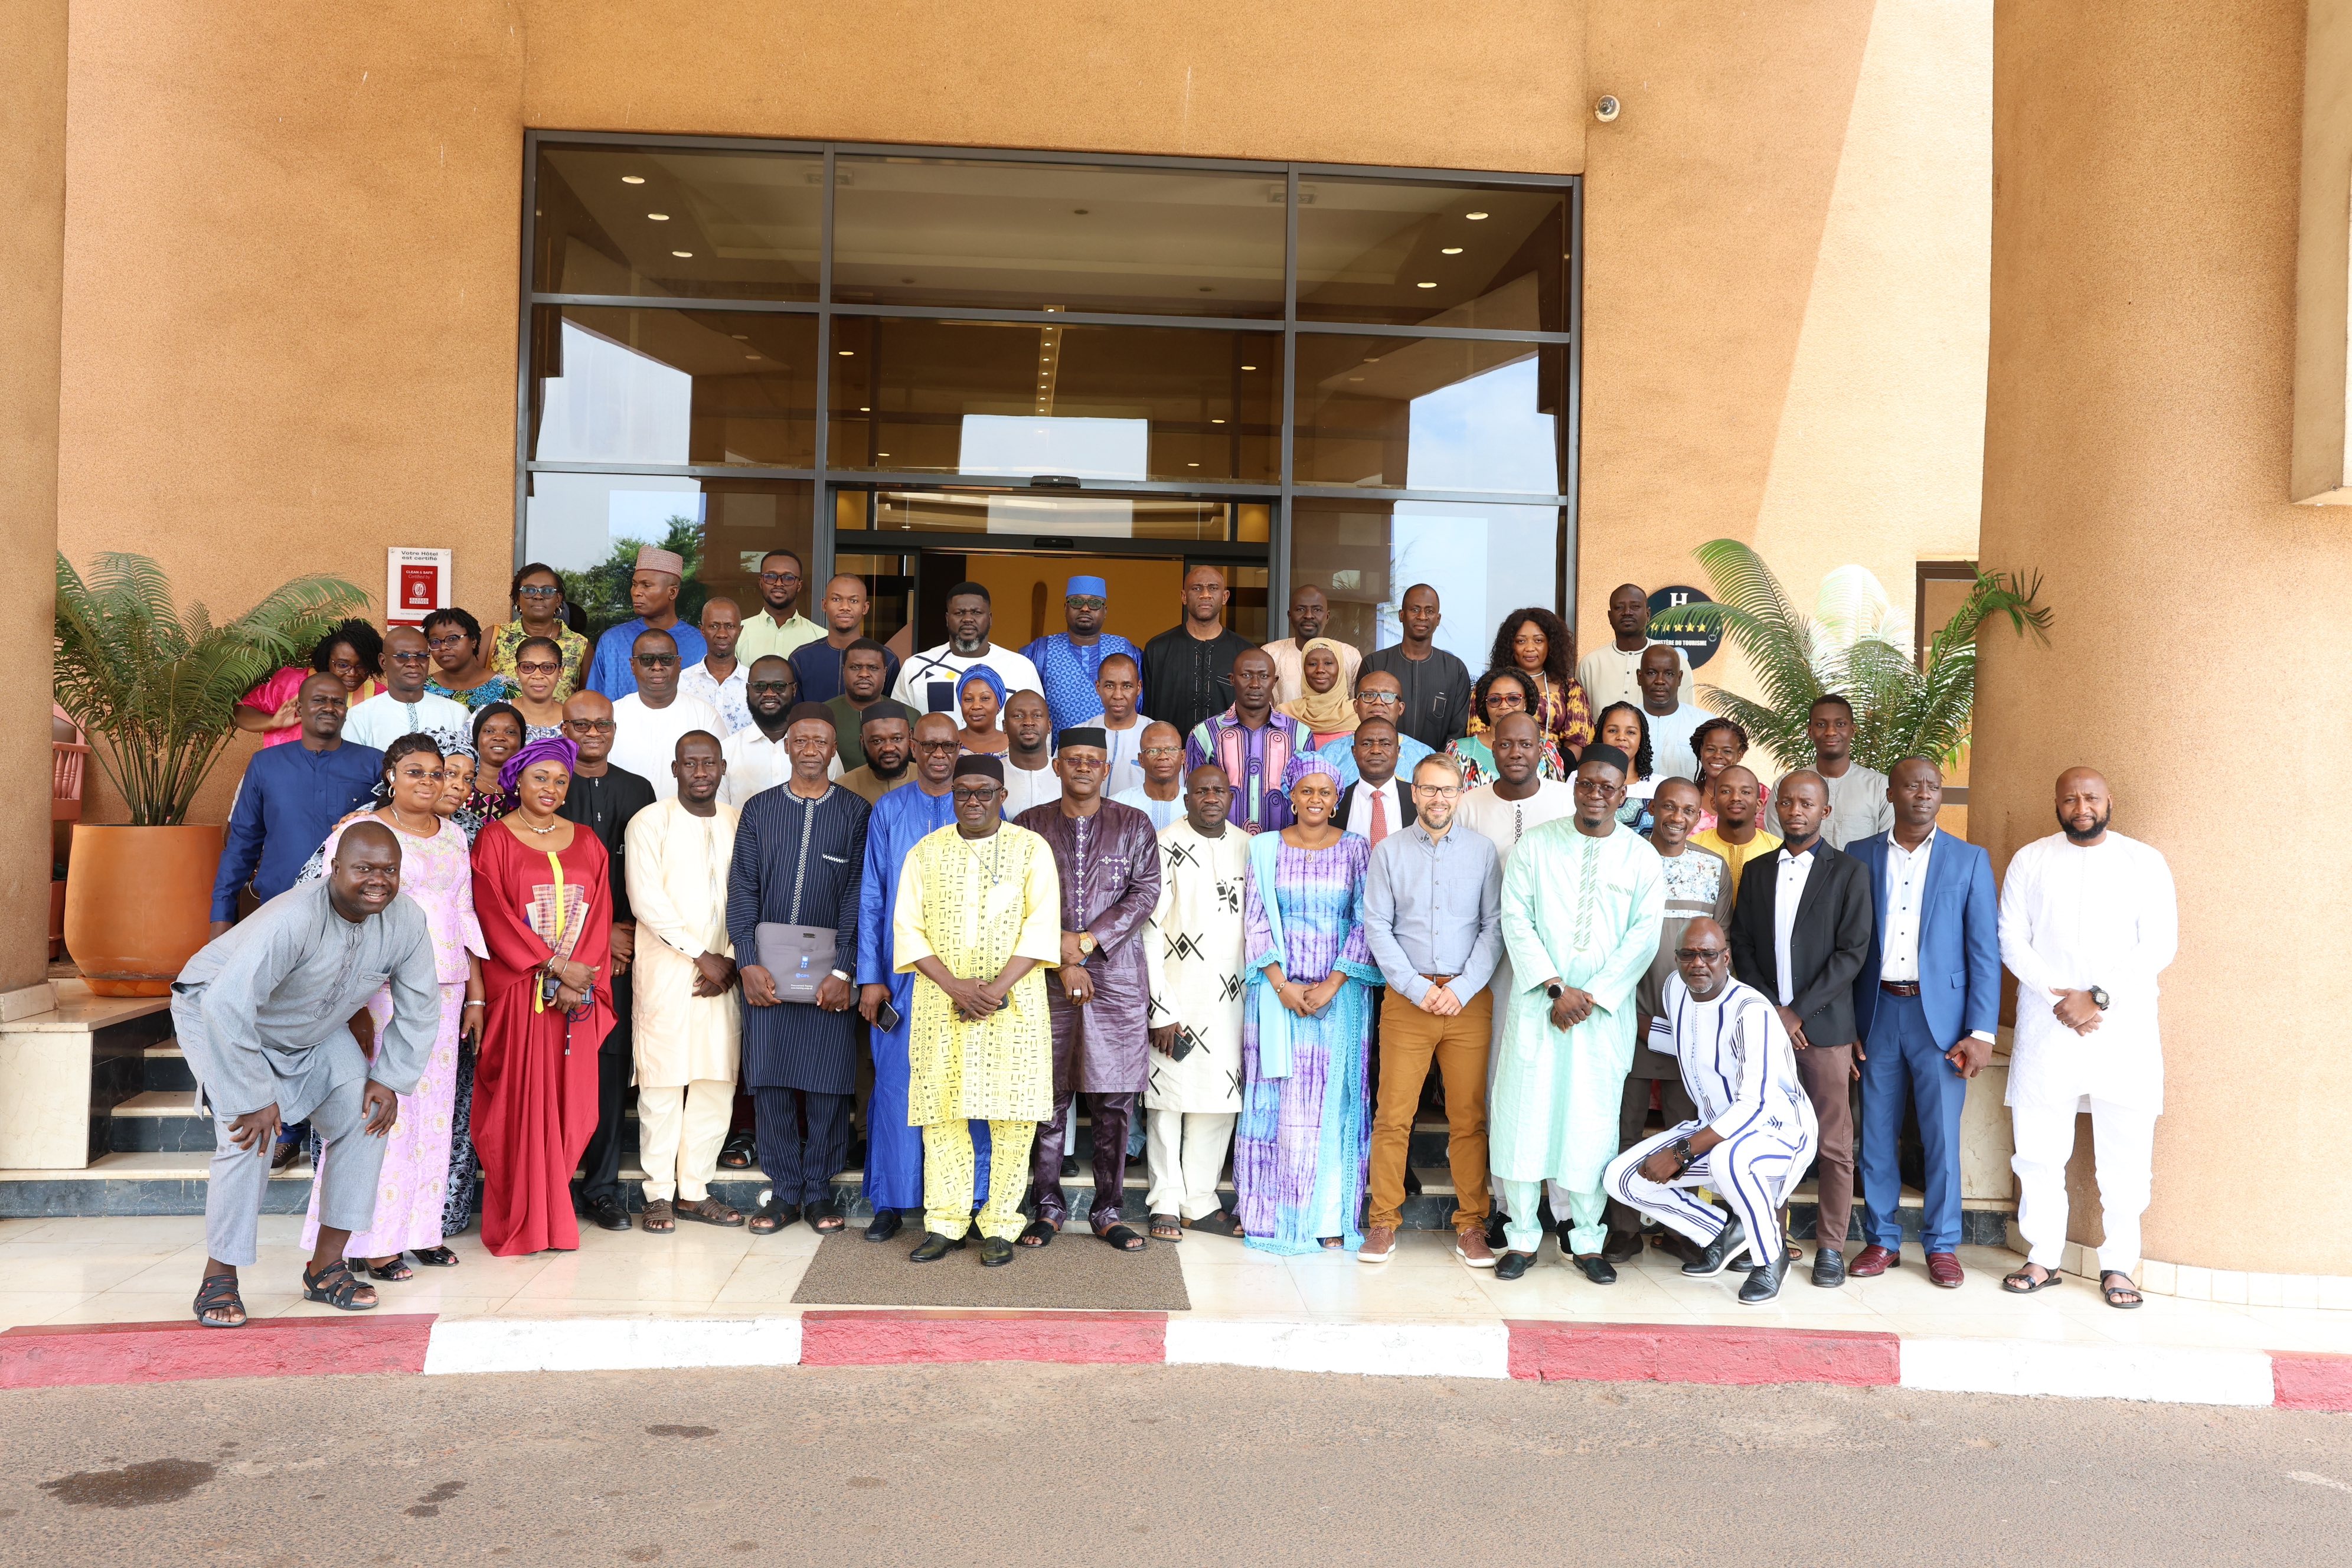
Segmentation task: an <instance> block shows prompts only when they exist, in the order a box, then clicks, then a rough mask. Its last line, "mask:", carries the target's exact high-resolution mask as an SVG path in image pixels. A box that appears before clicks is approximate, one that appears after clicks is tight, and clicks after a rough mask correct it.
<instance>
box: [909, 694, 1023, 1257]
mask: <svg viewBox="0 0 2352 1568" xmlns="http://www.w3.org/2000/svg"><path fill="white" fill-rule="evenodd" d="M938 723H939V719H938V718H937V717H936V716H934V715H929V714H927V715H925V716H924V719H923V721H922V724H923V726H936V725H937V724H938ZM919 738H920V737H919ZM902 793H904V792H902ZM951 794H952V796H953V800H954V811H955V821H954V823H953V824H952V825H951V826H946V827H942V828H940V829H939V830H938V831H937V832H935V833H932V834H930V835H929V836H927V837H924V838H923V839H921V840H920V841H919V842H918V843H917V844H916V846H915V847H914V849H913V851H912V852H911V853H910V854H908V857H907V865H906V871H905V874H904V876H903V878H902V879H901V880H900V881H899V883H898V900H897V903H896V906H895V907H894V909H893V910H892V918H891V928H892V939H891V946H892V952H893V956H894V958H895V959H896V963H895V967H896V969H897V970H898V973H909V972H911V973H913V974H915V975H916V976H917V979H916V981H915V985H914V994H913V1001H914V1018H913V1020H912V1023H911V1026H910V1027H909V1029H908V1042H907V1054H908V1066H909V1068H910V1072H909V1079H910V1081H909V1083H908V1096H907V1120H908V1122H909V1123H910V1124H912V1125H914V1126H918V1127H920V1128H921V1129H922V1130H923V1209H924V1214H923V1228H924V1230H925V1232H926V1233H927V1234H926V1235H925V1236H924V1237H923V1240H922V1243H921V1245H919V1247H916V1248H915V1250H914V1251H913V1252H912V1253H911V1254H909V1255H908V1256H909V1257H910V1258H912V1260H913V1261H915V1262H917V1263H934V1262H937V1261H938V1260H939V1259H940V1258H944V1257H946V1256H947V1255H948V1254H949V1253H950V1252H951V1251H954V1250H956V1249H958V1248H960V1247H962V1246H963V1244H964V1237H965V1236H966V1234H967V1233H968V1232H969V1231H970V1230H971V1227H972V1225H973V1216H972V1213H971V1198H972V1185H973V1180H974V1173H973V1157H972V1142H971V1127H970V1126H969V1124H968V1119H972V1118H977V1119H979V1120H982V1121H986V1122H987V1123H988V1131H989V1139H990V1142H991V1145H992V1149H993V1152H994V1159H993V1161H992V1169H991V1171H990V1173H989V1184H988V1201H987V1204H986V1205H985V1206H984V1207H982V1210H981V1212H980V1215H979V1220H978V1223H979V1226H980V1233H981V1237H982V1241H981V1247H980V1260H981V1262H982V1263H983V1264H986V1265H988V1266H989V1267H991V1268H994V1267H997V1266H999V1265H1002V1264H1005V1263H1009V1262H1011V1261H1012V1260H1013V1237H1015V1236H1016V1235H1018V1234H1020V1231H1021V1196H1022V1192H1023V1189H1024V1187H1026V1186H1027V1184H1028V1173H1029V1144H1030V1140H1031V1139H1032V1138H1034V1136H1035V1135H1036V1131H1037V1123H1038V1122H1039V1121H1044V1120H1045V1117H1046V1115H1047V1114H1048V1113H1049V1112H1050V1111H1051V1110H1053V1103H1054V1065H1053V1061H1054V1039H1053V1029H1052V1026H1051V1025H1050V1024H1049V1023H1048V1022H1047V1017H1046V1010H1045V1008H1046V1004H1045V990H1046V986H1045V974H1044V973H1042V971H1041V967H1040V966H1041V965H1042V966H1045V967H1050V966H1052V965H1054V964H1056V963H1059V962H1060V961H1061V953H1062V930H1061V892H1060V889H1058V888H1057V887H1056V886H1055V876H1054V855H1053V851H1052V850H1050V849H1049V848H1047V847H1046V846H1045V840H1043V839H1041V838H1039V837H1037V836H1036V835H1035V834H1034V833H1032V832H1030V831H1029V830H1028V829H1027V828H1025V827H1021V826H1015V825H1014V824H1013V823H1009V822H1006V821H1005V820H1004V819H1003V815H1002V813H1003V802H1004V763H1003V762H1002V761H1001V760H999V759H998V758H995V757H990V756H979V755H971V756H963V757H959V758H957V759H956V763H955V775H954V777H953V779H952V780H951Z"/></svg>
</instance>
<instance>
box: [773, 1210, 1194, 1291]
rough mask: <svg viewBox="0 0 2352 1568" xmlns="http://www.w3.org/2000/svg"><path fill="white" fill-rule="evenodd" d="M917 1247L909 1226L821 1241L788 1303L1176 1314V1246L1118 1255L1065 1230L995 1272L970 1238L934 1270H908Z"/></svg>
mask: <svg viewBox="0 0 2352 1568" xmlns="http://www.w3.org/2000/svg"><path fill="white" fill-rule="evenodd" d="M922 1239H923V1233H922V1232H921V1231H919V1230H917V1229H915V1228H913V1227H912V1226H909V1227H908V1228H907V1229H905V1230H903V1231H900V1232H899V1233H898V1235H897V1236H896V1237H892V1238H891V1239H890V1240H888V1241H882V1242H874V1241H867V1240H866V1238H865V1237H862V1236H860V1235H859V1234H858V1233H857V1232H856V1231H855V1230H848V1231H844V1232H841V1233H840V1234H838V1235H835V1236H829V1237H825V1238H824V1240H823V1241H821V1242H819V1243H818V1244H817V1249H816V1256H815V1257H814V1258H810V1259H809V1266H808V1272H807V1273H806V1274H803V1276H802V1277H801V1288H800V1289H798V1290H796V1291H794V1292H793V1303H794V1304H795V1305H797V1306H803V1307H1018V1308H1028V1309H1038V1308H1043V1309H1046V1310H1091V1311H1127V1312H1181V1311H1187V1310H1191V1308H1192V1298H1191V1297H1190V1296H1188V1295H1186V1294H1185V1292H1184V1270H1183V1266H1182V1263H1181V1260H1180V1258H1178V1256H1177V1248H1178V1247H1181V1246H1183V1245H1185V1244H1184V1243H1181V1242H1161V1241H1155V1242H1152V1243H1150V1245H1149V1246H1147V1247H1145V1248H1144V1249H1143V1250H1142V1251H1140V1252H1120V1251H1118V1249H1117V1248H1115V1247H1112V1246H1111V1245H1110V1244H1109V1243H1108V1242H1105V1241H1099V1240H1097V1239H1096V1237H1094V1235H1093V1234H1092V1233H1091V1232H1089V1231H1088V1230H1087V1229H1086V1227H1085V1226H1069V1227H1067V1228H1066V1229H1065V1230H1064V1231H1063V1232H1062V1234H1061V1235H1059V1236H1057V1237H1055V1238H1054V1240H1053V1243H1052V1244H1051V1245H1050V1246H1047V1247H1014V1248H1013V1261H1012V1262H1010V1263H1008V1264H1006V1265H1004V1267H1003V1268H982V1267H981V1264H980V1238H979V1237H977V1236H974V1237H972V1238H971V1240H970V1241H969V1242H967V1243H966V1244H965V1247H964V1249H963V1250H962V1251H961V1252H950V1253H949V1254H948V1255H947V1256H946V1257H945V1258H941V1259H940V1260H939V1261H938V1262H937V1263H909V1262H908V1261H907V1254H908V1253H909V1252H912V1251H913V1250H914V1249H915V1246H916V1244H917V1243H919V1242H920V1241H921V1240H922Z"/></svg>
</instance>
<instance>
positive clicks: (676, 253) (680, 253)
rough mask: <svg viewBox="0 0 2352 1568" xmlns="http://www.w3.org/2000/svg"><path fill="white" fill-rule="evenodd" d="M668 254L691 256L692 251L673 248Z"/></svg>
mask: <svg viewBox="0 0 2352 1568" xmlns="http://www.w3.org/2000/svg"><path fill="white" fill-rule="evenodd" d="M670 254H671V255H672V256H692V255H693V254H694V252H692V251H691V250H673V251H671V252H670Z"/></svg>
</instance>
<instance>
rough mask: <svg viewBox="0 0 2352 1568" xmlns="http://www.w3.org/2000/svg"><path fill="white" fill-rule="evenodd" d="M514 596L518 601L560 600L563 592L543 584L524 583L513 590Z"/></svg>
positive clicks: (556, 587) (559, 588)
mask: <svg viewBox="0 0 2352 1568" xmlns="http://www.w3.org/2000/svg"><path fill="white" fill-rule="evenodd" d="M515 596H516V597H517V598H520V599H560V598H562V596H563V590H562V588H561V587H558V586H553V585H551V584H543V583H526V584H523V585H522V586H521V587H520V588H517V589H516V590H515Z"/></svg>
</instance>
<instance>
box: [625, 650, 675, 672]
mask: <svg viewBox="0 0 2352 1568" xmlns="http://www.w3.org/2000/svg"><path fill="white" fill-rule="evenodd" d="M634 662H635V663H638V664H642V665H644V666H645V667H646V668H647V669H667V668H669V667H670V666H671V665H673V664H676V663H677V655H676V654H674V653H641V654H638V655H636V656H635V660H634Z"/></svg>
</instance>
